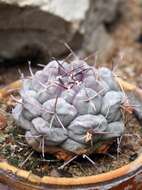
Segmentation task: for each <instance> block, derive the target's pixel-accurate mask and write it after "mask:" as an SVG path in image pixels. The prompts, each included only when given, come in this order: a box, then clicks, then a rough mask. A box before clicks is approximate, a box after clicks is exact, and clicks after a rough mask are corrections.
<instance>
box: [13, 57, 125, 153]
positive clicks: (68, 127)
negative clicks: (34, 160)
mask: <svg viewBox="0 0 142 190" xmlns="http://www.w3.org/2000/svg"><path fill="white" fill-rule="evenodd" d="M20 96H21V100H20V101H19V103H17V105H16V107H15V108H14V109H13V116H14V118H15V120H16V121H17V122H18V124H19V126H21V127H22V128H24V129H25V138H26V141H27V143H28V144H29V145H30V146H31V147H32V148H33V149H35V150H37V151H40V152H43V153H44V152H48V149H49V148H52V147H57V148H61V149H62V150H65V151H68V152H71V153H73V154H81V153H82V152H84V151H85V152H88V153H90V152H95V148H96V147H97V145H98V144H99V143H101V142H106V141H110V142H111V141H113V140H114V139H115V138H117V137H120V136H121V135H122V134H123V132H124V123H123V120H122V113H121V106H123V105H124V101H125V98H126V97H125V94H124V93H123V92H122V91H121V88H120V86H119V84H118V83H117V82H116V80H115V77H114V74H113V72H112V71H111V70H110V69H108V68H106V67H100V68H98V69H97V68H94V67H93V66H89V65H88V64H87V63H86V62H85V61H84V60H80V59H75V60H73V61H71V62H70V63H67V62H65V61H60V60H58V61H56V60H54V61H51V62H49V63H48V65H46V66H45V67H44V68H43V69H42V70H40V71H37V72H36V73H35V74H33V73H32V72H31V77H29V78H25V79H23V86H22V89H21V91H20Z"/></svg>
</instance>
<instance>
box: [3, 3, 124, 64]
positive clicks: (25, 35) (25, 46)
mask: <svg viewBox="0 0 142 190" xmlns="http://www.w3.org/2000/svg"><path fill="white" fill-rule="evenodd" d="M120 1H121V0H108V1H107V2H106V1H105V0H99V1H97V0H77V1H76V0H69V1H66V0H52V1H50V0H0V12H1V13H0V42H1V43H0V61H1V62H3V60H11V59H15V58H16V59H21V58H23V59H25V60H28V59H33V60H37V61H38V60H42V61H45V60H47V59H48V58H49V57H52V56H56V57H60V56H62V55H64V54H66V53H67V52H68V51H67V48H65V46H64V45H63V42H67V43H69V44H70V46H71V47H72V48H73V49H74V50H76V49H79V48H81V46H82V44H83V47H84V50H85V51H88V52H93V51H96V50H98V49H102V48H103V50H104V49H107V48H104V46H106V45H107V47H108V44H109V46H110V44H111V42H112V41H111V38H110V36H109V35H108V34H107V32H106V30H105V27H104V23H105V22H107V23H108V22H112V21H113V20H114V19H115V17H116V15H117V11H118V9H119V6H118V4H119V2H120ZM107 42H110V43H107Z"/></svg>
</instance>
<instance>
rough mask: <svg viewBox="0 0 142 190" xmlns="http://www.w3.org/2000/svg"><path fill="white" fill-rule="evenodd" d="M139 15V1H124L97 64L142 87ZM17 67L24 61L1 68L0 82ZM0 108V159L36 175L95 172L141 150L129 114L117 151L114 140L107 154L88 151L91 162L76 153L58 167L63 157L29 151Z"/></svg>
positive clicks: (141, 138) (140, 131)
mask: <svg viewBox="0 0 142 190" xmlns="http://www.w3.org/2000/svg"><path fill="white" fill-rule="evenodd" d="M140 3H141V4H140ZM141 18H142V1H141V0H131V1H129V0H127V1H125V3H124V6H123V7H122V17H121V18H120V19H119V20H118V21H117V23H115V25H112V26H111V28H108V30H109V32H110V34H111V36H112V38H113V40H114V48H113V49H112V51H111V55H108V56H107V57H106V58H105V64H104V62H103V63H101V65H107V66H109V67H112V65H113V68H115V67H117V70H116V73H117V75H120V76H121V77H122V78H124V79H127V80H128V81H129V82H132V83H134V84H137V85H138V86H139V87H142V64H141V60H142V40H141V38H142V22H141ZM140 37H141V38H140ZM112 62H113V63H114V64H112ZM18 68H20V69H21V70H22V72H24V73H26V75H27V70H28V65H27V64H26V65H21V66H16V67H15V66H14V67H9V68H1V69H0V86H3V85H5V84H8V83H10V82H12V81H14V80H16V79H18V78H19V73H18ZM35 69H36V68H35ZM0 110H2V111H0V114H1V113H2V114H4V115H5V116H6V119H7V125H5V126H4V127H1V125H0V159H1V160H3V159H6V160H7V161H8V162H9V163H11V164H12V165H14V166H18V167H19V168H20V167H21V168H22V169H26V170H31V171H32V172H33V173H35V174H37V175H40V176H43V175H49V176H61V177H63V176H66V177H77V176H87V175H95V174H99V173H103V172H107V171H110V170H114V169H116V168H119V167H121V166H123V165H125V164H127V163H129V162H131V161H133V160H135V159H136V158H137V157H138V155H139V154H140V153H141V152H142V148H141V146H142V128H141V126H140V125H139V123H138V121H137V120H136V119H135V118H134V117H133V116H129V118H128V119H127V121H128V122H126V130H125V133H124V135H123V137H122V141H121V143H120V153H119V152H118V151H117V147H118V145H117V142H116V141H115V142H114V143H113V145H112V146H111V147H110V150H109V152H108V154H93V155H89V158H91V159H92V160H93V161H94V162H95V165H92V164H91V162H89V161H88V160H86V159H83V158H82V157H78V158H77V159H75V160H74V161H72V162H71V163H70V164H68V165H67V166H66V167H65V168H64V169H63V170H59V169H58V167H60V166H61V165H62V164H63V161H58V160H57V159H56V158H55V157H53V156H52V155H48V154H46V155H45V158H43V157H42V155H41V154H40V153H37V152H33V150H32V149H31V148H30V147H29V146H28V145H27V143H26V142H25V139H24V131H23V130H22V129H21V128H20V127H18V126H16V124H15V123H14V121H13V119H12V117H11V116H10V114H8V113H9V111H10V110H11V108H10V107H7V106H6V105H4V104H2V103H1V105H0ZM26 160H27V161H26Z"/></svg>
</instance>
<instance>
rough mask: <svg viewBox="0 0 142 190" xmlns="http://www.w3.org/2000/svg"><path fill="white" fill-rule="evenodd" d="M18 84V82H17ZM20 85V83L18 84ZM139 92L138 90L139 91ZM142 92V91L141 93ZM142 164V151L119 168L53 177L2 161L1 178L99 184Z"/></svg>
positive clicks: (131, 87) (131, 88) (128, 87)
mask: <svg viewBox="0 0 142 190" xmlns="http://www.w3.org/2000/svg"><path fill="white" fill-rule="evenodd" d="M117 82H118V83H119V84H121V86H122V87H124V89H125V90H126V91H136V92H137V91H139V89H138V88H137V87H136V86H135V85H132V84H130V83H127V82H125V81H123V80H121V79H119V78H117ZM16 85H17V84H16ZM18 85H19V84H18ZM137 93H138V92H137ZM139 94H142V91H141V92H140V93H139ZM0 161H1V160H0ZM141 166H142V153H141V154H140V155H139V157H138V158H137V159H136V160H134V161H132V162H130V163H129V164H126V165H124V166H122V167H120V168H118V169H115V170H111V171H109V172H105V173H101V174H98V175H92V176H83V177H75V178H73V177H70V178H69V177H51V176H43V177H39V176H37V175H35V174H33V173H32V172H31V171H26V170H22V169H19V168H16V167H14V166H12V165H10V164H8V163H7V162H6V161H1V162H0V180H1V176H8V174H10V175H13V176H15V177H17V178H18V179H21V180H22V181H23V180H25V181H26V183H31V184H33V185H39V184H40V185H54V186H55V185H59V186H66V187H67V186H76V185H91V184H98V183H101V182H103V183H104V182H109V181H111V180H115V179H117V178H120V177H123V176H126V175H128V174H130V173H133V172H134V171H136V170H137V169H139V168H140V167H141Z"/></svg>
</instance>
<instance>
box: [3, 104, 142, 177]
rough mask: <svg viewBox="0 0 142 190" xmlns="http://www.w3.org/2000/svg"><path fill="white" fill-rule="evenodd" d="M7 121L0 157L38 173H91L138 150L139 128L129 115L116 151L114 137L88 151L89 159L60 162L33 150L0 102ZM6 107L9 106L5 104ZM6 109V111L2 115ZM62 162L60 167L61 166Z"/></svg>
mask: <svg viewBox="0 0 142 190" xmlns="http://www.w3.org/2000/svg"><path fill="white" fill-rule="evenodd" d="M0 106H1V108H0V109H2V110H3V112H5V117H6V121H7V125H6V127H5V130H0V158H2V159H5V160H7V161H8V163H10V164H12V165H14V166H16V167H19V168H21V169H24V170H30V171H32V172H33V173H34V174H37V175H39V176H44V175H48V176H58V177H78V176H91V175H95V174H100V173H104V172H108V171H110V170H114V169H117V168H119V167H121V166H123V165H125V164H128V163H129V162H131V161H133V160H135V159H136V158H137V156H138V155H139V154H140V153H141V151H142V150H141V146H142V128H141V126H140V124H139V123H138V122H137V120H136V119H135V118H134V117H133V116H129V118H127V120H126V123H125V126H126V127H125V133H124V135H123V136H122V138H121V142H120V145H119V146H120V147H119V148H120V150H119V154H118V152H117V148H118V145H117V141H115V142H114V143H113V145H112V146H111V147H110V149H109V152H108V153H104V154H103V153H101V154H92V155H89V157H88V158H89V159H90V160H92V161H93V162H94V163H95V165H94V166H93V165H92V164H91V162H89V161H88V159H86V156H85V158H83V157H81V156H79V157H76V158H75V159H74V160H73V161H72V162H70V163H69V164H67V165H66V164H64V162H63V161H60V160H58V159H57V158H55V157H54V156H53V155H49V154H47V153H45V155H44V157H43V155H42V153H38V152H36V151H33V150H32V148H31V147H29V145H28V144H27V143H26V140H25V137H24V130H23V129H22V128H21V127H19V126H17V125H16V124H15V122H14V120H13V118H12V116H11V115H10V114H9V113H7V106H6V105H5V104H2V103H1V104H0ZM8 109H9V108H8ZM6 113H7V115H6ZM62 165H64V167H61V166H62Z"/></svg>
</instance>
